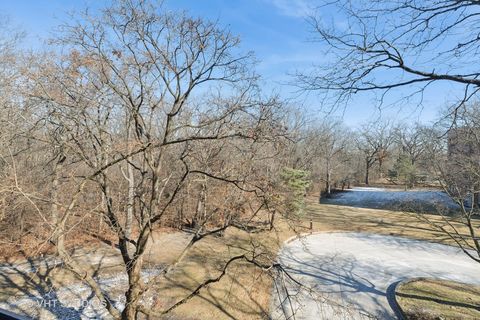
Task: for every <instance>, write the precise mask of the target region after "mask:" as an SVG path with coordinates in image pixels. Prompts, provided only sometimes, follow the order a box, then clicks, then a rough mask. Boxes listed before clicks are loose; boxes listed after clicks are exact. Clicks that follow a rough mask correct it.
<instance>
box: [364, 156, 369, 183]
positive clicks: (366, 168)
mask: <svg viewBox="0 0 480 320" xmlns="http://www.w3.org/2000/svg"><path fill="white" fill-rule="evenodd" d="M366 164H367V165H366V167H365V184H366V185H367V186H368V182H369V181H368V180H369V175H370V163H369V161H368V159H367V161H366Z"/></svg>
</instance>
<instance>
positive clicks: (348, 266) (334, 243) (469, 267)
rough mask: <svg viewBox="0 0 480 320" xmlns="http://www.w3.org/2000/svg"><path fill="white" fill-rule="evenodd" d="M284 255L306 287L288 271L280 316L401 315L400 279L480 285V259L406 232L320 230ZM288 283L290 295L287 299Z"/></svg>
mask: <svg viewBox="0 0 480 320" xmlns="http://www.w3.org/2000/svg"><path fill="white" fill-rule="evenodd" d="M279 260H280V263H281V264H282V265H284V266H285V268H286V270H287V271H288V272H289V274H291V275H292V277H293V279H295V280H297V281H299V282H300V283H302V285H304V287H303V288H302V289H300V288H299V287H298V285H296V284H295V283H294V282H293V281H291V280H290V279H288V277H285V276H284V277H282V279H279V280H277V285H276V290H277V292H280V296H281V297H282V301H283V303H280V300H277V301H275V302H274V304H275V308H274V311H273V317H274V318H283V317H284V315H285V314H286V315H287V316H291V313H292V310H294V313H295V317H294V318H295V319H297V320H300V319H312V320H313V319H396V318H397V317H396V313H395V311H394V310H393V308H392V306H390V304H391V299H388V298H387V296H389V295H390V294H391V293H392V291H393V288H394V284H395V283H396V282H398V281H400V280H403V279H407V278H411V277H434V278H441V279H447V280H454V281H459V282H465V283H472V284H480V264H478V263H475V262H474V261H473V260H471V259H469V258H468V257H467V256H466V255H465V254H464V253H462V252H460V250H459V249H457V248H455V247H451V246H446V245H441V244H436V243H431V242H426V241H418V240H411V239H407V238H402V237H393V236H383V235H376V234H367V233H321V234H314V235H310V236H307V237H304V238H302V239H297V240H294V241H291V242H289V243H287V244H286V245H285V246H284V248H283V249H282V251H281V253H280V257H279ZM281 284H284V286H283V287H282V285H281ZM284 288H286V289H287V291H288V293H289V296H290V297H291V298H290V299H284V298H285V297H286V295H285V290H284ZM277 297H278V295H277ZM282 314H284V315H282Z"/></svg>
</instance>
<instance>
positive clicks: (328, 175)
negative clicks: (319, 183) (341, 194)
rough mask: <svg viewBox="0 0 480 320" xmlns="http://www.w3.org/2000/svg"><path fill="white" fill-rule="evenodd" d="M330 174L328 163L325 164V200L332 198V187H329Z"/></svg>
mask: <svg viewBox="0 0 480 320" xmlns="http://www.w3.org/2000/svg"><path fill="white" fill-rule="evenodd" d="M330 179H331V173H330V163H328V162H327V179H326V183H325V184H326V185H325V191H326V193H327V198H330V197H331V196H332V190H331V189H332V186H331V181H330Z"/></svg>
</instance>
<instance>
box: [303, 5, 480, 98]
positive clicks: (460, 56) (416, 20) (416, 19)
mask: <svg viewBox="0 0 480 320" xmlns="http://www.w3.org/2000/svg"><path fill="white" fill-rule="evenodd" d="M323 10H331V12H336V20H340V21H341V23H332V24H328V21H327V20H326V19H321V18H320V17H317V16H313V17H312V18H311V19H310V21H311V24H312V26H313V28H314V30H315V35H316V36H317V37H318V38H316V39H317V40H318V41H320V42H321V43H322V44H324V47H323V48H324V49H325V54H328V55H329V56H331V57H332V59H328V60H325V61H326V62H325V63H324V64H319V65H318V67H317V68H316V69H315V70H313V71H312V72H311V73H302V74H299V78H300V80H301V83H302V87H303V88H304V89H306V90H314V91H317V92H319V93H321V94H325V96H326V97H329V98H331V99H333V102H334V103H335V104H337V105H338V104H341V103H345V102H347V101H348V100H349V99H350V97H351V96H352V95H353V94H357V93H361V92H368V91H373V92H376V93H377V97H378V98H379V102H380V104H382V102H383V101H384V97H385V95H386V94H388V93H389V92H391V91H393V90H394V89H398V88H403V90H404V91H403V97H404V98H412V97H414V96H415V97H417V103H418V104H421V103H422V99H423V93H424V91H425V89H427V88H428V87H430V86H433V85H435V84H436V83H440V82H449V83H451V84H452V86H453V87H454V88H456V89H458V91H457V92H458V93H459V94H458V95H456V96H459V97H460V98H459V99H458V101H456V102H455V103H456V105H457V106H459V105H461V104H462V103H464V102H466V101H468V100H469V99H471V98H472V97H473V96H474V95H475V94H476V93H477V91H478V89H479V85H480V80H479V79H478V77H479V75H480V71H479V70H475V68H474V67H472V66H471V63H470V62H471V61H473V60H475V59H476V57H477V56H478V49H479V47H478V46H479V43H480V42H479V38H478V36H477V35H478V29H477V27H476V25H477V22H478V19H479V12H480V3H479V2H478V1H469V0H461V1H457V0H447V1H436V0H428V1H414V0H401V1H397V0H388V1H380V0H375V1H364V0H361V1H352V0H338V1H325V2H324V5H323V6H320V7H319V8H318V11H319V12H322V11H323ZM319 16H320V15H319ZM337 22H338V21H337Z"/></svg>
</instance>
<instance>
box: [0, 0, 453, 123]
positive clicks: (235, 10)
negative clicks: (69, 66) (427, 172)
mask: <svg viewBox="0 0 480 320" xmlns="http://www.w3.org/2000/svg"><path fill="white" fill-rule="evenodd" d="M106 2H107V1H101V0H97V1H93V0H84V1H82V0H78V1H75V0H16V1H2V2H1V4H0V14H2V15H6V16H9V17H10V19H11V20H12V23H13V24H14V25H18V26H20V27H21V28H22V29H23V30H24V31H25V32H26V33H27V37H26V39H25V42H24V46H25V47H27V48H30V47H33V48H38V47H40V46H41V43H42V41H43V39H46V38H48V37H49V36H50V35H52V29H53V28H54V27H55V26H56V25H57V24H58V23H59V22H60V21H62V20H65V12H67V11H72V10H77V9H81V8H83V7H84V6H85V5H88V6H90V7H92V8H93V9H95V8H98V7H101V6H103V5H104V4H105V3H106ZM312 4H314V2H312V1H309V0H166V1H165V5H166V6H167V7H168V8H169V9H172V10H186V11H188V12H189V13H190V14H191V15H194V16H200V17H206V18H208V19H212V20H218V21H219V23H220V24H222V25H225V26H227V27H228V28H230V30H231V31H232V32H233V33H235V34H237V35H239V36H240V38H241V39H242V49H244V50H246V51H250V50H252V51H254V52H255V55H256V57H257V59H258V60H259V65H258V66H257V71H258V73H260V74H261V75H262V76H263V84H264V86H265V88H266V90H267V91H275V92H278V93H279V94H280V95H282V96H283V97H285V98H290V99H294V100H293V101H295V102H294V103H297V104H299V105H304V107H305V108H306V109H307V110H308V113H309V115H310V116H311V117H317V118H322V113H321V111H320V102H319V99H318V98H317V97H316V96H315V95H314V94H310V95H308V96H306V95H300V96H299V93H298V90H297V89H296V87H294V86H292V85H291V84H292V82H293V81H294V78H293V77H291V76H290V75H289V74H292V73H294V72H295V71H296V70H308V69H309V68H310V67H311V66H312V65H313V64H314V63H315V62H316V61H321V59H325V57H324V56H322V55H321V54H320V50H319V49H320V48H319V44H317V43H313V42H312V41H309V39H311V37H312V34H311V30H310V28H309V25H308V23H307V22H306V16H307V14H308V13H309V12H311V11H310V9H312ZM319 14H321V15H322V17H327V18H332V19H333V18H335V15H334V14H332V13H330V12H320V13H319ZM337 20H338V19H337ZM337 22H338V23H341V21H337ZM448 91H449V89H448V88H446V87H445V86H442V87H437V88H433V89H431V92H429V94H427V96H426V99H425V101H424V109H423V110H422V111H421V112H420V111H416V112H413V113H412V108H409V106H404V108H401V109H400V108H398V106H397V107H393V108H390V109H387V110H384V111H382V112H381V115H382V116H384V117H387V118H391V119H396V120H399V119H403V118H406V121H409V122H412V121H418V120H420V121H425V122H428V121H430V120H432V119H433V118H435V117H436V116H437V113H438V111H439V110H440V109H441V108H443V106H444V105H445V104H446V103H447V102H448V99H447V98H446V97H447V96H448ZM392 99H394V97H392ZM339 114H341V115H343V118H344V120H345V122H346V123H347V124H348V125H357V124H359V123H361V122H363V121H367V120H369V119H372V118H375V117H378V116H379V112H378V110H377V109H376V108H375V107H374V103H373V101H372V97H371V96H368V95H365V96H360V97H358V98H355V99H354V100H352V101H351V103H350V105H349V106H348V107H347V109H346V110H340V111H339Z"/></svg>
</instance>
